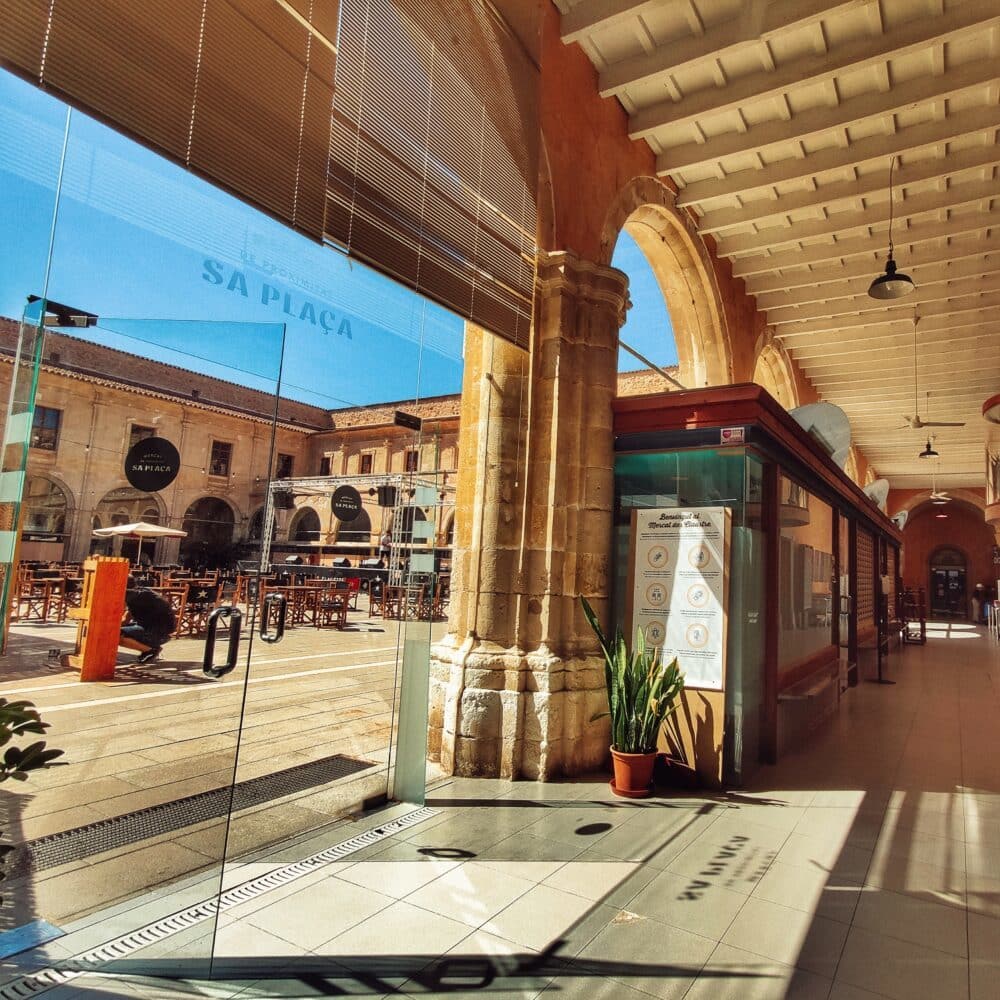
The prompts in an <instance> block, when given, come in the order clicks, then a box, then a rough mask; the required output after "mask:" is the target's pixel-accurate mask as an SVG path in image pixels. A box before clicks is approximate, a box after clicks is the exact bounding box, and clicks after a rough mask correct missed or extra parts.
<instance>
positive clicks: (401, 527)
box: [392, 506, 427, 542]
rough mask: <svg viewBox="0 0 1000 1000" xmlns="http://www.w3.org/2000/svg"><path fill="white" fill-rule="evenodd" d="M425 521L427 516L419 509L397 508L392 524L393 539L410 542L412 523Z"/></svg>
mask: <svg viewBox="0 0 1000 1000" xmlns="http://www.w3.org/2000/svg"><path fill="white" fill-rule="evenodd" d="M426 520H427V515H426V514H424V512H423V511H422V510H421V509H420V508H419V507H413V506H406V507H397V508H396V515H395V520H394V522H393V524H394V527H393V532H392V535H393V538H394V539H396V540H397V541H400V542H412V541H413V522H414V521H426Z"/></svg>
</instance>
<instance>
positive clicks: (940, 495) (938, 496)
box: [931, 462, 951, 504]
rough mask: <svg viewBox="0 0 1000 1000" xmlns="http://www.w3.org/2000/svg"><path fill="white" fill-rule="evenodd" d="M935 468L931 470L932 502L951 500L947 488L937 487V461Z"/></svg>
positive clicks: (938, 502)
mask: <svg viewBox="0 0 1000 1000" xmlns="http://www.w3.org/2000/svg"><path fill="white" fill-rule="evenodd" d="M934 464H935V468H934V469H933V470H932V471H931V503H936V504H944V503H948V502H949V501H950V500H951V497H950V496H948V491H947V490H939V489H938V488H937V465H939V464H940V463H939V462H935V463H934Z"/></svg>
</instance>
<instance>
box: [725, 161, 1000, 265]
mask: <svg viewBox="0 0 1000 1000" xmlns="http://www.w3.org/2000/svg"><path fill="white" fill-rule="evenodd" d="M994 151H995V153H1000V146H997V147H994ZM884 183H885V182H884V180H883V186H884ZM897 191H898V188H897ZM992 198H1000V182H998V181H997V180H996V179H995V178H994V177H992V176H991V177H990V178H989V179H988V180H982V181H971V182H967V183H964V184H949V185H947V186H942V187H940V188H938V189H937V190H934V191H927V192H925V193H922V194H918V195H913V196H912V197H910V198H899V197H898V195H897V199H896V202H895V204H894V205H893V206H892V209H893V217H894V222H895V224H897V225H898V226H899V229H898V230H897V232H903V233H905V232H907V228H906V222H907V221H908V220H912V219H914V218H917V217H919V216H922V215H936V214H938V213H939V212H949V211H952V210H954V209H956V208H964V207H965V206H966V205H976V204H978V203H979V202H984V201H986V202H988V201H989V200H990V199H992ZM889 209H890V205H889V200H888V199H886V200H885V201H882V202H879V203H878V204H877V205H869V206H865V207H863V208H860V209H857V210H854V211H842V212H831V213H830V214H829V215H827V216H826V218H824V219H818V220H816V221H809V222H805V221H802V220H795V221H791V222H787V223H786V224H785V225H783V226H768V227H767V228H765V229H761V230H760V231H759V232H756V233H746V234H733V235H730V236H726V235H724V234H721V233H719V234H716V245H717V247H718V250H719V253H720V254H721V255H722V256H724V257H734V256H736V255H737V254H741V253H753V252H754V251H759V250H771V249H773V248H776V247H788V246H795V245H796V244H799V243H801V242H802V241H803V240H814V239H820V238H822V237H838V238H839V237H840V236H841V235H842V234H845V233H858V232H864V233H866V234H867V236H868V237H869V238H872V239H878V238H879V235H880V234H881V233H882V232H883V230H884V229H885V230H886V231H887V227H888V224H889ZM886 240H888V235H886Z"/></svg>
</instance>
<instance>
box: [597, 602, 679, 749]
mask: <svg viewBox="0 0 1000 1000" xmlns="http://www.w3.org/2000/svg"><path fill="white" fill-rule="evenodd" d="M580 603H581V605H583V613H584V615H586V617H587V621H588V622H589V623H590V627H591V628H592V629H593V630H594V634H595V635H596V636H597V641H598V642H599V643H600V644H601V651H602V652H603V653H604V680H605V684H606V685H607V689H608V711H607V712H596V713H595V714H594V715H593V716H592V717H591V719H590V721H591V722H596V721H597V720H598V719H603V718H604V717H605V716H606V715H607V716H610V717H611V749H612V750H617V751H618V752H619V753H655V751H656V741H657V737H658V736H659V733H660V728H661V727H662V726H663V723H664V722H665V721H666V719H667V717H668V716H669V715H670V714H671V713H672V712H674V711H675V710H676V709H677V707H678V706H679V705H680V695H681V691H683V690H684V675H683V674H682V673H681V670H680V667H678V665H677V658H676V657H675V658H674V659H673V660H671V662H670V663H668V664H664V663H663V662H662V661H661V659H660V651H659V650H658V649H656V648H652V649H650V648H647V646H646V641H645V639H644V637H643V634H642V629H636V636H635V646H634V648H633V649H632V650H631V652H630V651H629V648H628V644H627V643H626V642H625V636H624V635H623V634H622V630H621V628H620V627H619V628H618V629H617V630H616V631H615V638H614V642H610V643H609V642H608V639H607V636H605V634H604V630H603V629H602V628H601V623H600V622H599V621H598V620H597V615H595V614H594V609H593V608H592V607H591V606H590V604H588V603H587V599H586V598H585V597H582V596H581V597H580Z"/></svg>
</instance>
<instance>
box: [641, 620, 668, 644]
mask: <svg viewBox="0 0 1000 1000" xmlns="http://www.w3.org/2000/svg"><path fill="white" fill-rule="evenodd" d="M643 637H644V638H645V640H646V645H647V646H662V645H663V640H664V639H665V638H666V637H667V626H666V624H665V623H663V622H661V621H655V620H654V621H651V622H650V623H649V624H648V625H647V626H646V630H645V632H644V633H643Z"/></svg>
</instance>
